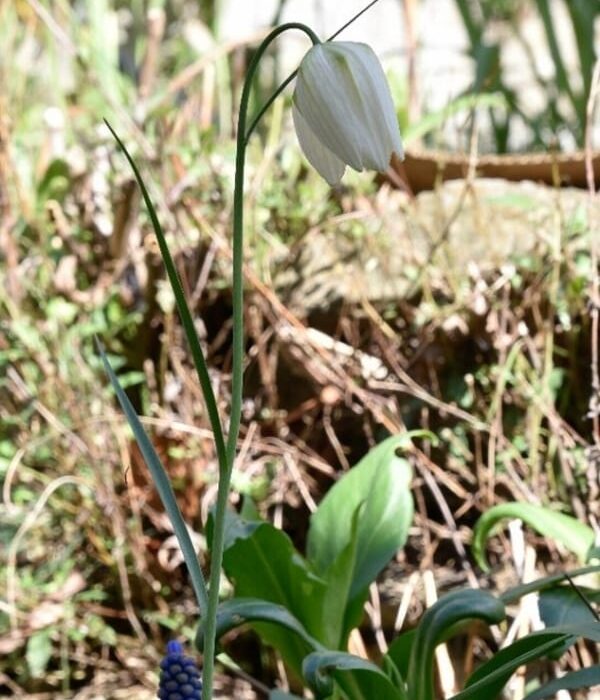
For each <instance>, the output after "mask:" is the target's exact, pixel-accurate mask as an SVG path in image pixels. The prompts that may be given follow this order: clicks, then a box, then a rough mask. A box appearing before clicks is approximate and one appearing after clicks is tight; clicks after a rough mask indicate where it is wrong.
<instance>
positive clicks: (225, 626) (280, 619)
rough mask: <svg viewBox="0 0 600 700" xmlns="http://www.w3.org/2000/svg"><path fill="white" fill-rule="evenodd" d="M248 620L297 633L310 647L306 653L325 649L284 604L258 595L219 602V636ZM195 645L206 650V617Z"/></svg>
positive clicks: (198, 631) (200, 625)
mask: <svg viewBox="0 0 600 700" xmlns="http://www.w3.org/2000/svg"><path fill="white" fill-rule="evenodd" d="M247 622H253V623H256V622H267V623H270V624H273V625H277V626H278V627H281V628H283V629H285V630H286V631H287V632H289V633H291V634H294V635H295V636H296V637H297V638H298V639H299V641H300V642H301V644H302V646H303V647H304V649H305V650H306V652H305V655H306V654H308V653H310V652H311V651H316V650H320V649H323V647H322V645H321V644H319V642H318V641H317V640H316V639H314V638H313V637H312V636H311V635H310V634H309V633H308V632H307V631H306V628H305V627H304V626H303V625H302V623H301V622H299V621H298V620H297V619H296V618H295V617H294V616H293V615H292V614H291V613H290V611H289V610H287V609H286V608H284V607H283V606H282V605H274V604H273V603H267V602H265V601H264V600H256V599H254V598H234V599H233V600H228V601H226V602H225V603H222V604H221V605H219V609H218V611H217V638H219V637H222V636H223V635H224V634H226V633H227V632H229V631H230V630H232V629H234V628H236V627H239V626H240V625H243V624H245V623H247ZM195 645H196V648H197V649H198V650H199V651H201V650H202V648H203V645H204V622H203V621H201V622H200V624H199V625H198V630H197V632H196V640H195Z"/></svg>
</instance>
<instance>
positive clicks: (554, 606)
mask: <svg viewBox="0 0 600 700" xmlns="http://www.w3.org/2000/svg"><path fill="white" fill-rule="evenodd" d="M579 592H580V593H581V595H583V596H585V598H586V599H587V600H588V601H590V603H595V602H598V601H600V591H595V590H593V589H591V588H585V587H583V586H580V587H579ZM538 606H539V610H540V617H541V618H542V620H543V622H544V625H545V626H546V627H556V626H557V625H566V624H569V625H577V624H579V623H586V622H592V621H593V620H595V619H596V618H595V616H594V613H593V612H592V611H591V610H590V609H589V607H588V606H587V605H586V604H585V603H584V601H583V600H582V599H581V597H580V595H579V594H578V593H577V591H576V590H575V589H574V588H572V587H571V586H556V587H555V588H550V589H548V590H545V591H541V593H540V594H539V600H538Z"/></svg>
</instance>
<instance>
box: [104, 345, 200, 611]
mask: <svg viewBox="0 0 600 700" xmlns="http://www.w3.org/2000/svg"><path fill="white" fill-rule="evenodd" d="M97 346H98V351H99V353H100V356H101V358H102V363H103V364H104V369H105V370H106V373H107V374H108V376H109V378H110V382H111V384H112V386H113V389H114V390H115V394H116V395H117V398H118V399H119V403H120V404H121V408H122V409H123V412H124V413H125V416H126V417H127V421H128V422H129V425H130V426H131V429H132V430H133V434H134V436H135V439H136V442H137V444H138V447H139V448H140V451H141V453H142V455H143V457H144V461H145V462H146V464H147V465H148V469H149V470H150V474H151V475H152V479H153V481H154V484H155V485H156V489H157V491H158V493H159V495H160V499H161V501H162V502H163V505H164V507H165V510H166V511H167V515H168V516H169V520H170V521H171V523H172V525H173V530H174V531H175V536H176V537H177V541H178V542H179V546H180V547H181V552H182V554H183V558H184V560H185V563H186V566H187V568H188V571H189V574H190V578H191V580H192V586H193V588H194V593H195V594H196V599H197V601H198V606H199V607H200V613H201V615H202V616H203V617H204V614H205V612H206V608H207V606H208V594H207V591H206V583H205V581H204V576H203V575H202V569H201V568H200V564H199V563H198V558H197V556H196V552H195V551H194V546H193V544H192V540H191V538H190V535H189V532H188V530H187V527H186V524H185V521H184V519H183V516H182V515H181V511H180V510H179V506H178V505H177V501H176V499H175V494H174V493H173V487H172V486H171V482H170V481H169V477H168V476H167V473H166V471H165V468H164V467H163V465H162V463H161V461H160V459H159V457H158V455H157V454H156V450H155V449H154V447H153V445H152V443H151V442H150V438H149V437H148V435H147V434H146V431H145V430H144V428H143V426H142V424H141V423H140V419H139V418H138V417H137V414H136V412H135V410H134V408H133V406H132V405H131V402H130V401H129V399H128V398H127V394H126V393H125V392H124V391H123V388H122V387H121V385H120V384H119V380H118V379H117V375H116V374H115V373H114V371H113V368H112V367H111V366H110V363H109V361H108V358H107V357H106V353H105V352H104V348H103V347H102V345H101V344H100V342H98V341H97Z"/></svg>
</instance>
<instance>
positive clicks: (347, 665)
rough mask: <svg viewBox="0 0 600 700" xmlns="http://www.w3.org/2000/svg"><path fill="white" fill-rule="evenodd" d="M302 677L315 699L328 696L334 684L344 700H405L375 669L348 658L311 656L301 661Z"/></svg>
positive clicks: (326, 654) (363, 661)
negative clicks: (346, 699)
mask: <svg viewBox="0 0 600 700" xmlns="http://www.w3.org/2000/svg"><path fill="white" fill-rule="evenodd" d="M302 673H303V675H304V678H305V680H306V682H307V684H308V685H309V686H310V687H311V688H312V689H313V690H314V691H315V694H316V695H317V697H320V696H323V695H330V694H331V692H332V691H333V685H334V682H335V683H336V684H337V685H338V686H339V687H340V688H341V690H342V692H343V693H344V697H346V698H348V700H373V699H374V698H377V700H407V696H406V694H405V693H404V692H403V691H402V690H400V689H398V688H395V687H394V685H393V684H392V682H391V681H390V679H389V678H388V677H387V676H386V675H385V673H384V672H383V671H382V670H381V669H380V668H379V667H378V666H376V665H375V664H373V663H371V662H370V661H367V660H366V659H361V658H359V657H358V656H353V655H352V654H346V653H343V652H339V651H325V652H314V653H312V654H310V655H309V656H307V657H306V659H305V660H304V663H303V665H302Z"/></svg>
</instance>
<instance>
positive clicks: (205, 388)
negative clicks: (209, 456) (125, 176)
mask: <svg viewBox="0 0 600 700" xmlns="http://www.w3.org/2000/svg"><path fill="white" fill-rule="evenodd" d="M104 122H105V124H106V126H107V127H108V128H109V130H110V133H111V134H112V135H113V137H114V139H115V141H116V142H117V143H118V145H119V147H120V148H121V150H122V151H123V153H124V155H125V158H127V161H128V162H129V165H130V166H131V169H132V171H133V174H134V175H135V179H136V180H137V183H138V185H139V187H140V190H141V191H142V196H143V198H144V202H145V203H146V207H147V208H148V214H149V216H150V220H151V222H152V226H153V228H154V233H155V234H156V239H157V241H158V246H159V248H160V254H161V256H162V259H163V263H164V265H165V269H166V271H167V276H168V277H169V282H170V283H171V288H172V289H173V294H174V296H175V301H176V303H177V309H178V311H179V316H180V318H181V323H182V324H183V329H184V331H185V335H186V338H187V341H188V343H189V346H190V350H191V353H192V358H193V361H194V365H195V367H196V372H197V374H198V379H199V381H200V386H201V387H202V394H203V395H204V401H205V403H206V410H207V411H208V417H209V420H210V425H211V427H212V431H213V434H214V438H215V447H216V450H217V457H218V460H219V471H220V472H221V474H222V473H224V470H225V469H226V468H227V458H226V452H225V440H224V438H223V428H222V426H221V419H220V418H219V409H218V408H217V401H216V399H215V394H214V392H213V388H212V384H211V382H210V376H209V374H208V367H207V365H206V360H205V358H204V353H203V352H202V347H201V346H200V340H199V338H198V334H197V333H196V328H195V326H194V320H193V318H192V314H191V312H190V308H189V306H188V305H187V302H186V300H185V294H184V293H183V287H182V285H181V280H180V279H179V275H178V274H177V269H176V268H175V263H174V262H173V257H172V256H171V253H170V251H169V247H168V245H167V241H166V238H165V234H164V233H163V230H162V226H161V225H160V222H159V220H158V216H157V214H156V209H155V207H154V204H153V203H152V199H151V198H150V194H149V193H148V189H147V187H146V185H145V184H144V180H143V178H142V176H141V173H140V171H139V168H138V167H137V165H136V163H135V161H134V160H133V158H132V157H131V154H130V153H129V151H128V150H127V148H126V147H125V144H124V143H123V141H121V139H120V138H119V136H118V135H117V133H116V131H115V130H114V129H113V128H112V126H111V125H110V124H109V123H108V121H106V119H105V120H104Z"/></svg>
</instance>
